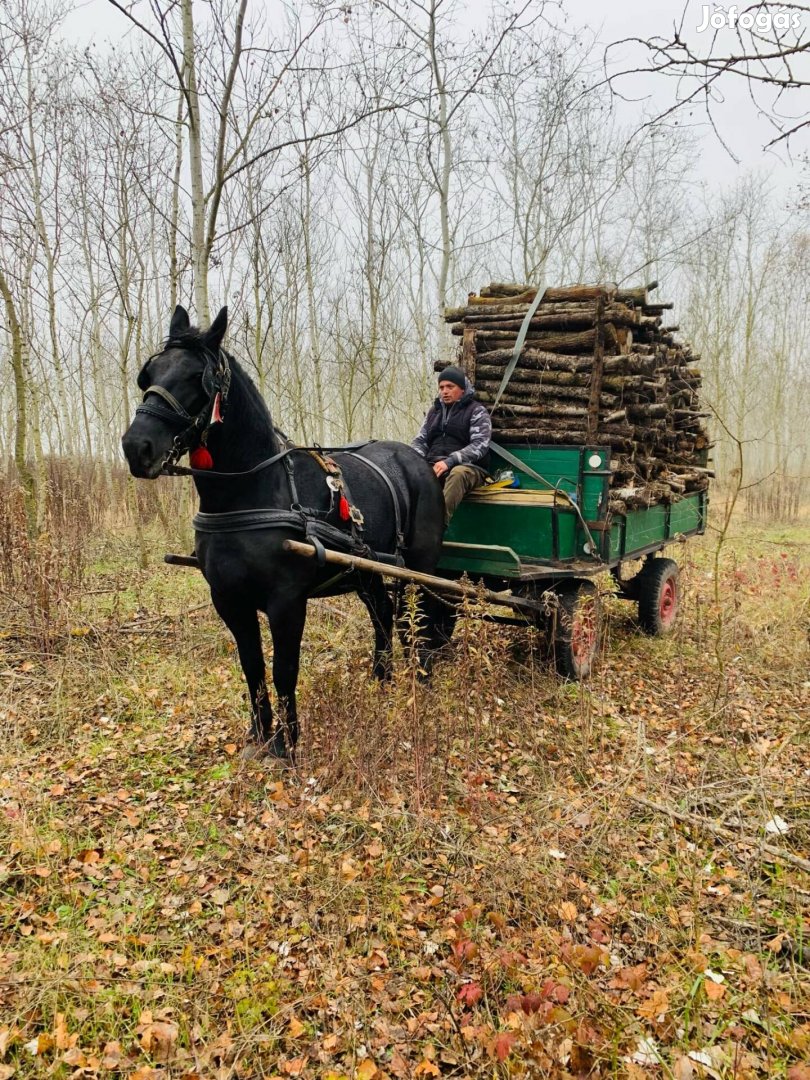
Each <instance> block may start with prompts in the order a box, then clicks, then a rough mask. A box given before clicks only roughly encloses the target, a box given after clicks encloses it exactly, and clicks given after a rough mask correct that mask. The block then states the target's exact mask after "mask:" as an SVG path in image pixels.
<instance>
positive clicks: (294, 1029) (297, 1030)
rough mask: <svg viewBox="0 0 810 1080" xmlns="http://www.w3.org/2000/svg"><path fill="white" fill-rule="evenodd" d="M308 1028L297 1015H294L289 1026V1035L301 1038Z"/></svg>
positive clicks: (293, 1037) (292, 1037)
mask: <svg viewBox="0 0 810 1080" xmlns="http://www.w3.org/2000/svg"><path fill="white" fill-rule="evenodd" d="M306 1030H307V1029H306V1028H305V1027H304V1025H303V1024H302V1023H301V1021H300V1020H299V1019H298V1018H297V1017H295V1016H294V1017H293V1018H292V1019H291V1020H290V1023H289V1025H288V1027H287V1035H288V1036H289V1037H290V1038H291V1039H300V1037H301V1036H302V1035H303V1034H304V1033H305V1032H306Z"/></svg>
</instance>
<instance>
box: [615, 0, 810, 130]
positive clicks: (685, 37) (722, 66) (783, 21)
mask: <svg viewBox="0 0 810 1080" xmlns="http://www.w3.org/2000/svg"><path fill="white" fill-rule="evenodd" d="M687 18H689V19H691V20H692V22H693V23H694V19H695V16H694V15H693V14H692V12H691V9H690V8H689V6H688V5H686V6H685V7H684V10H683V14H682V16H681V19H680V21H679V23H678V24H677V25H675V26H673V28H672V31H671V33H670V34H669V35H667V36H661V35H657V36H655V37H650V38H647V39H642V38H626V39H624V40H623V41H620V42H617V43H616V45H615V46H612V47H611V48H609V49H608V51H607V53H606V64H607V65H608V66H609V65H610V62H611V55H612V53H611V50H612V48H614V47H620V46H621V47H624V46H627V45H628V44H629V45H635V46H636V47H637V48H638V50H639V52H640V56H639V59H638V61H637V62H632V63H631V64H630V65H622V67H621V69H620V70H618V71H610V70H608V75H607V81H608V82H609V84H610V85H611V86H612V87H613V89H614V91H615V92H616V93H619V94H624V93H626V92H629V91H630V89H631V87H632V88H633V89H634V92H635V88H636V87H637V86H638V82H637V77H638V76H639V75H642V76H646V75H650V74H652V75H655V76H657V77H659V78H667V79H669V80H671V81H672V83H673V84H674V100H673V101H672V103H671V104H670V105H669V106H668V107H667V108H666V109H665V110H664V111H663V112H662V113H660V114H659V115H658V116H656V117H655V120H654V121H653V122H658V121H660V120H661V119H662V118H663V117H664V116H671V115H672V114H674V113H676V112H679V111H684V110H693V109H699V110H701V111H702V112H703V114H704V116H705V118H706V120H707V121H708V123H709V124H710V125H711V126H712V128H714V129H715V130H717V124H716V113H717V108H716V107H717V105H718V104H719V103H720V102H721V101H722V100H724V97H725V96H726V90H727V86H728V84H729V83H735V82H736V83H743V84H744V87H745V90H746V92H747V93H748V94H749V95H750V97H751V99H752V100H753V102H754V104H755V106H756V109H757V111H758V113H759V114H760V115H761V116H764V117H767V119H768V120H769V121H770V123H771V125H772V127H773V131H774V134H773V138H771V139H770V140H769V141H768V143H767V145H768V146H773V145H775V144H776V143H780V142H788V141H789V140H790V139H792V138H793V137H794V136H795V135H796V134H797V133H798V132H800V131H801V130H802V129H804V128H806V127H807V126H808V125H810V109H808V104H807V101H808V89H810V7H808V5H807V4H804V3H772V2H770V0H760V2H758V3H755V4H749V5H748V6H747V7H741V8H737V7H736V6H734V5H732V6H730V7H729V8H728V9H727V10H726V9H723V8H716V7H713V8H711V9H710V7H709V5H708V4H704V5H703V6H702V8H701V15H700V16H699V18H700V20H701V21H700V23H698V25H689V23H687Z"/></svg>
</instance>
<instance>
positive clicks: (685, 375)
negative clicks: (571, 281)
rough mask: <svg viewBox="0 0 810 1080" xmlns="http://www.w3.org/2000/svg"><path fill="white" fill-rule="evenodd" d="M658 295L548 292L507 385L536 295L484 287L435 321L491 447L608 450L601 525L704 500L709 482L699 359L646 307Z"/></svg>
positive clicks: (602, 289)
mask: <svg viewBox="0 0 810 1080" xmlns="http://www.w3.org/2000/svg"><path fill="white" fill-rule="evenodd" d="M656 288H657V282H651V283H649V284H648V285H642V286H637V287H633V288H621V289H619V288H617V287H616V286H615V285H568V286H565V287H563V288H548V289H546V290H545V291H544V293H543V295H542V297H541V298H540V301H539V303H538V304H537V305H536V307H535V309H534V310H533V312H532V317H531V320H530V321H529V324H528V327H527V328H526V330H527V333H526V335H525V339H524V340H523V342H522V345H521V350H520V355H519V356H518V358H517V363H516V364H515V365H514V368H513V369H512V370H511V373H510V377H509V380H508V381H507V383H506V384H505V385H502V384H503V382H504V374H505V372H506V370H507V367H511V361H512V360H513V359H514V350H515V347H516V344H517V340H518V335H519V334H520V333H521V331H522V330H523V329H524V321H525V317H526V313H527V312H528V311H529V310H530V305H531V304H532V302H533V301H534V300H535V298H536V296H537V287H536V286H534V285H531V284H521V283H517V282H516V283H507V282H493V283H492V284H490V285H489V286H486V287H485V288H483V289H481V291H480V294H479V295H475V294H471V295H470V296H469V297H468V299H467V303H466V304H465V305H464V306H463V307H458V308H449V309H447V310H446V311H445V320H446V321H447V322H448V323H450V325H451V331H452V333H453V334H455V335H457V336H459V337H460V338H461V345H460V348H459V362H460V364H461V366H462V367H463V368H464V370H465V372H466V373H467V375H468V376H469V377H470V378H471V379H472V380H473V381H476V380H477V382H476V389H477V391H478V395H479V399H480V400H481V401H482V402H483V403H484V404H487V405H490V406H493V411H492V424H493V433H494V437H495V439H496V441H501V442H503V443H507V444H512V445H521V444H522V445H524V446H541V445H543V444H544V443H545V444H552V445H563V444H565V443H570V444H572V445H583V444H584V445H595V446H609V447H610V449H611V495H610V501H609V506H610V511H611V513H626V512H627V511H628V510H630V509H634V508H638V507H642V506H643V507H647V506H654V505H656V504H658V503H668V502H672V501H674V500H677V499H679V498H681V497H683V496H684V495H685V494H687V493H688V492H692V491H701V490H705V489H706V487H707V485H708V482H709V479H710V477H711V476H712V475H713V472H712V470H711V468H710V467H709V465H708V462H707V455H708V451H709V450H710V449H711V445H712V444H711V442H710V439H709V436H708V433H707V432H706V429H705V427H704V423H705V421H706V420H707V419H708V418H709V415H708V414H707V413H706V412H705V411H703V410H701V408H700V400H699V395H700V386H701V372H700V369H699V368H698V367H697V364H699V362H700V358H699V356H698V355H697V354H696V353H694V352H693V351H692V349H691V348H690V347H689V345H688V344H686V343H685V342H682V341H680V340H679V339H678V338H677V337H676V334H677V327H676V326H668V327H663V326H662V316H663V313H664V312H665V311H669V310H670V309H671V308H672V306H673V305H672V304H671V303H667V302H665V301H657V300H656V301H652V300H650V298H649V293H650V292H652V291H653V290H654V289H656ZM442 366H443V365H442V364H441V363H439V364H437V365H436V370H437V371H439V370H441V368H442ZM496 399H497V401H498V404H497V406H495V405H494V403H495V401H496Z"/></svg>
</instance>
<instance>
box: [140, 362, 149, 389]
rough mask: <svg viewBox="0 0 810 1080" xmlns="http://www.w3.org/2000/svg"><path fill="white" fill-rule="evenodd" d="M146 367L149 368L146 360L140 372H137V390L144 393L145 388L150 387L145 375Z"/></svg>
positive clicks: (147, 377)
mask: <svg viewBox="0 0 810 1080" xmlns="http://www.w3.org/2000/svg"><path fill="white" fill-rule="evenodd" d="M148 367H149V361H148V360H147V361H146V363H145V364H144V365H143V367H142V368H141V370H140V371H139V372H138V389H139V390H144V391H145V390H146V388H147V386H149V385H150V382H149V376H148V375H147V373H146V369H147V368H148Z"/></svg>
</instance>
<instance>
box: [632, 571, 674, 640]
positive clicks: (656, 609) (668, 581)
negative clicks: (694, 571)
mask: <svg viewBox="0 0 810 1080" xmlns="http://www.w3.org/2000/svg"><path fill="white" fill-rule="evenodd" d="M680 599H681V589H680V583H679V581H678V564H677V563H676V562H674V561H673V560H672V559H649V560H648V561H647V562H646V563H645V564H644V568H643V569H642V571H641V573H640V574H639V575H638V621H639V624H640V626H641V629H642V630H643V631H644V633H645V634H650V635H652V636H653V637H661V636H662V635H663V634H668V633H669V632H670V630H671V629H672V627H673V626H674V625H675V617H676V616H677V614H678V606H679V603H680Z"/></svg>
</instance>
